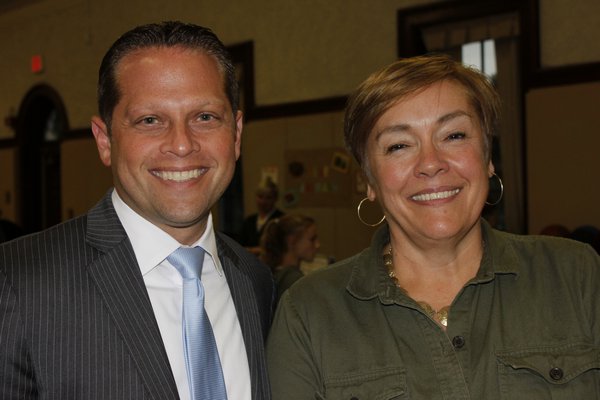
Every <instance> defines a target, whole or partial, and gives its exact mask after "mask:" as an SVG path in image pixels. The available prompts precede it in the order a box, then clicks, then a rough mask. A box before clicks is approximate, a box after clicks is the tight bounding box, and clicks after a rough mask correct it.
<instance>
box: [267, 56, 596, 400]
mask: <svg viewBox="0 0 600 400" xmlns="http://www.w3.org/2000/svg"><path fill="white" fill-rule="evenodd" d="M499 108H500V106H499V99H498V95H497V94H496V92H495V90H494V88H493V87H492V85H491V84H490V82H489V81H488V80H487V78H486V77H485V76H484V75H482V74H480V73H479V72H477V71H475V70H472V69H470V68H468V67H465V66H463V65H462V64H460V63H459V62H456V61H454V60H452V59H451V58H449V57H447V56H442V55H438V56H436V55H428V56H421V57H416V58H409V59H402V60H399V61H397V62H394V63H393V64H391V65H389V66H387V67H385V68H383V69H382V70H380V71H378V72H376V73H374V74H373V75H371V76H370V77H369V78H368V79H367V80H366V81H365V82H363V83H362V84H361V85H360V86H359V87H358V89H357V90H356V91H355V92H354V93H353V94H352V95H351V96H350V97H349V101H348V105H347V108H346V114H345V124H344V133H345V140H346V143H347V145H348V147H349V148H350V150H351V152H352V154H353V155H354V157H355V158H356V160H357V161H358V163H359V165H360V166H361V167H362V169H363V171H364V173H365V175H366V177H367V183H368V185H367V197H366V198H365V199H364V200H363V202H364V201H378V203H379V205H380V206H381V208H382V211H383V217H382V218H381V221H379V222H382V223H383V222H384V221H385V223H383V225H382V226H381V227H380V228H379V229H378V230H377V231H376V232H375V233H374V236H373V239H372V243H371V246H370V247H369V248H367V249H365V250H364V251H362V252H360V253H359V254H357V255H355V256H353V257H351V258H349V259H347V260H344V261H341V262H339V263H337V264H335V265H333V266H330V267H329V268H325V269H322V270H320V271H317V272H315V273H313V274H310V275H308V276H306V277H305V278H303V279H302V280H300V281H298V282H297V283H296V284H295V285H294V286H292V287H291V288H289V289H288V290H287V292H286V293H284V294H283V296H282V298H281V301H280V302H279V305H278V308H277V312H276V316H275V320H274V323H273V326H272V329H271V333H270V335H269V339H268V344H267V359H268V363H269V374H270V377H271V384H272V391H273V392H272V393H273V398H274V399H275V400H283V399H285V400H296V399H298V400H300V399H309V398H310V399H401V398H402V399H404V398H406V399H408V398H410V399H416V400H442V399H486V400H495V399H510V400H520V399H527V400H542V399H550V398H553V399H558V398H570V399H571V398H572V399H598V398H600V283H599V282H600V258H599V257H598V255H597V254H596V253H595V252H594V250H593V249H592V248H591V247H590V246H588V245H585V244H582V243H577V242H575V241H572V240H568V239H563V238H555V237H548V236H519V235H514V234H510V233H506V232H501V231H498V230H495V229H492V228H491V227H490V226H489V224H488V223H487V222H486V221H485V220H483V219H482V218H481V211H482V209H483V206H484V204H485V203H486V202H489V203H495V202H496V201H497V200H498V199H497V198H492V199H487V197H488V188H489V179H499V178H498V177H497V176H496V175H495V173H494V165H493V164H492V162H491V158H490V154H491V148H490V147H491V142H492V141H491V136H492V135H493V134H494V132H495V127H496V126H497V123H498V114H499ZM361 204H362V202H361ZM360 210H361V209H360V206H359V207H358V210H357V211H358V213H359V218H361V219H362V217H361V215H360ZM362 220H363V222H364V223H367V224H371V225H376V224H377V222H378V221H365V220H364V219H362Z"/></svg>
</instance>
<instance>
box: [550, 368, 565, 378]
mask: <svg viewBox="0 0 600 400" xmlns="http://www.w3.org/2000/svg"><path fill="white" fill-rule="evenodd" d="M549 374H550V378H552V379H554V380H555V381H559V380H561V379H562V377H563V376H564V375H565V373H564V372H563V370H562V368H558V367H554V368H552V369H551V370H550V372H549Z"/></svg>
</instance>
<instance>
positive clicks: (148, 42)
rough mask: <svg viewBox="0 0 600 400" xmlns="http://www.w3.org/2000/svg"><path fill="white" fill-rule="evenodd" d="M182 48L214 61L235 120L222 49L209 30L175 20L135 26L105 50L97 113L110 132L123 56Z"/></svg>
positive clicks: (233, 91)
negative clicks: (207, 56)
mask: <svg viewBox="0 0 600 400" xmlns="http://www.w3.org/2000/svg"><path fill="white" fill-rule="evenodd" d="M177 46H179V47H183V48H186V49H191V50H199V51H203V52H204V53H206V54H207V55H209V56H212V57H214V58H215V60H216V61H217V63H218V65H219V69H220V70H221V73H222V75H223V84H224V90H225V94H226V96H227V99H228V100H229V103H230V104H231V109H232V111H233V115H234V117H235V115H236V113H237V110H238V107H239V92H238V83H237V79H236V76H235V67H234V65H233V62H232V61H231V58H230V56H229V53H228V51H227V49H226V47H225V46H224V45H223V43H222V42H221V41H220V40H219V38H218V37H217V35H215V34H214V33H213V32H212V31H211V30H210V29H208V28H205V27H202V26H199V25H194V24H187V23H183V22H179V21H167V22H162V23H156V24H148V25H142V26H138V27H136V28H134V29H132V30H130V31H129V32H126V33H124V34H123V35H122V36H121V37H120V38H118V39H117V40H116V41H115V42H114V43H113V45H112V46H111V47H110V49H108V51H107V52H106V54H105V55H104V58H103V59H102V63H101V64H100V70H99V73H98V112H99V113H100V117H101V118H102V120H103V121H104V122H105V123H106V125H107V129H108V130H109V132H110V129H111V128H110V126H111V120H112V113H113V111H114V109H115V106H116V105H117V103H118V102H119V100H120V97H121V93H120V91H119V86H118V84H117V79H116V76H115V70H116V68H117V66H118V64H119V61H121V59H122V58H123V57H125V56H126V55H128V54H130V53H132V52H134V51H136V50H140V49H145V48H149V47H177Z"/></svg>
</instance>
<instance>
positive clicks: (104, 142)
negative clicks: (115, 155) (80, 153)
mask: <svg viewBox="0 0 600 400" xmlns="http://www.w3.org/2000/svg"><path fill="white" fill-rule="evenodd" d="M92 133H93V134H94V139H96V146H97V147H98V155H99V156H100V160H101V161H102V164H104V165H106V166H107V167H110V164H111V160H110V153H111V143H110V136H109V134H108V128H107V126H106V124H105V123H104V121H102V119H101V118H100V117H98V116H93V117H92Z"/></svg>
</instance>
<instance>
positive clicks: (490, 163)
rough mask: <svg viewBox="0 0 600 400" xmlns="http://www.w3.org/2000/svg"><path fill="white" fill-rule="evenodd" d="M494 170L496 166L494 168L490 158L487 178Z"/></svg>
mask: <svg viewBox="0 0 600 400" xmlns="http://www.w3.org/2000/svg"><path fill="white" fill-rule="evenodd" d="M495 172H496V168H494V164H493V163H492V161H491V160H490V162H489V163H488V178H491V177H492V175H494V173H495Z"/></svg>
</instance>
